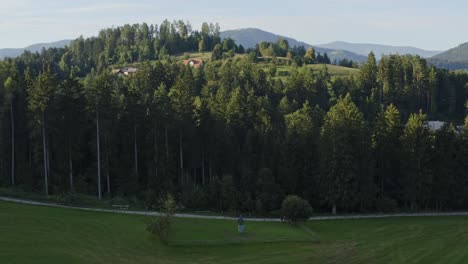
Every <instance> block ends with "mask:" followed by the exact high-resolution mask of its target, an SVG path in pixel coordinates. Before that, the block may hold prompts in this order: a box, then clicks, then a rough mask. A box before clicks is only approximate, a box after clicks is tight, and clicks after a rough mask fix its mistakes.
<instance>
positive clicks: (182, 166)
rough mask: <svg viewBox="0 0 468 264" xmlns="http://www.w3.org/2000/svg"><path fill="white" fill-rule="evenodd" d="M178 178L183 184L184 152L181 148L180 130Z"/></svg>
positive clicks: (180, 137) (180, 136)
mask: <svg viewBox="0 0 468 264" xmlns="http://www.w3.org/2000/svg"><path fill="white" fill-rule="evenodd" d="M179 155H180V178H181V180H182V182H184V152H183V148H182V129H181V130H180V131H179Z"/></svg>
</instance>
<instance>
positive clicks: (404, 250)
mask: <svg viewBox="0 0 468 264" xmlns="http://www.w3.org/2000/svg"><path fill="white" fill-rule="evenodd" d="M308 226H309V228H311V229H312V230H318V231H317V233H318V235H319V237H320V241H321V243H320V245H319V247H320V248H321V250H320V251H321V252H323V255H322V257H325V256H327V259H328V260H330V261H331V260H334V261H335V262H337V263H343V262H346V263H467V262H468V247H467V246H466V245H467V243H468V217H464V216H456V217H406V218H405V217H400V218H385V219H360V220H341V221H340V220H333V221H322V222H309V223H308Z"/></svg>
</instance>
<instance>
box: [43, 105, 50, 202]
mask: <svg viewBox="0 0 468 264" xmlns="http://www.w3.org/2000/svg"><path fill="white" fill-rule="evenodd" d="M45 133H46V132H45V113H44V112H42V149H43V151H44V153H43V155H44V184H45V192H46V195H49V178H48V177H49V175H48V171H47V144H46V134H45Z"/></svg>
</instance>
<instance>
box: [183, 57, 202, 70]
mask: <svg viewBox="0 0 468 264" xmlns="http://www.w3.org/2000/svg"><path fill="white" fill-rule="evenodd" d="M183 63H184V65H190V66H192V67H194V68H200V67H201V66H203V65H204V64H205V62H204V61H203V60H196V59H189V60H184V62H183Z"/></svg>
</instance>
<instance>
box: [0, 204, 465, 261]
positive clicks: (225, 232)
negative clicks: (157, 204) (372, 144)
mask: <svg viewBox="0 0 468 264" xmlns="http://www.w3.org/2000/svg"><path fill="white" fill-rule="evenodd" d="M147 221H148V218H147V217H143V216H131V215H119V214H110V213H96V212H83V211H79V210H73V209H63V208H46V207H37V206H28V205H18V204H12V203H5V202H0V230H1V236H0V263H8V264H16V263H21V264H24V263H26V264H27V263H47V264H54V263H67V264H74V263H124V264H126V263H143V264H144V263H173V264H177V263H230V264H231V263H242V264H248V263H424V264H427V263H466V262H467V260H468V248H467V247H466V244H467V243H468V217H425V218H422V217H406V218H386V219H362V220H327V221H314V222H309V223H307V226H308V227H309V228H310V229H311V230H312V231H313V232H314V233H315V234H316V236H314V237H311V236H310V235H309V233H308V232H305V231H302V230H301V229H300V228H298V227H291V226H289V225H287V224H282V223H252V222H247V223H246V233H245V236H244V237H243V238H242V239H243V240H241V241H240V242H239V241H237V243H232V238H233V237H236V236H238V235H237V234H236V233H235V231H233V230H235V228H236V227H235V225H236V223H235V222H234V221H227V220H201V219H198V220H194V219H178V220H177V221H176V223H175V230H174V234H175V235H174V236H175V237H176V238H177V240H178V241H179V242H185V243H176V244H174V245H172V246H169V247H168V246H163V245H161V244H160V243H159V241H158V240H157V239H156V238H154V237H152V236H151V235H149V233H147V232H146V231H145V224H146V222H147ZM317 239H318V240H317ZM274 240H282V241H283V242H274ZM203 241H217V242H216V243H211V244H207V243H203Z"/></svg>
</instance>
